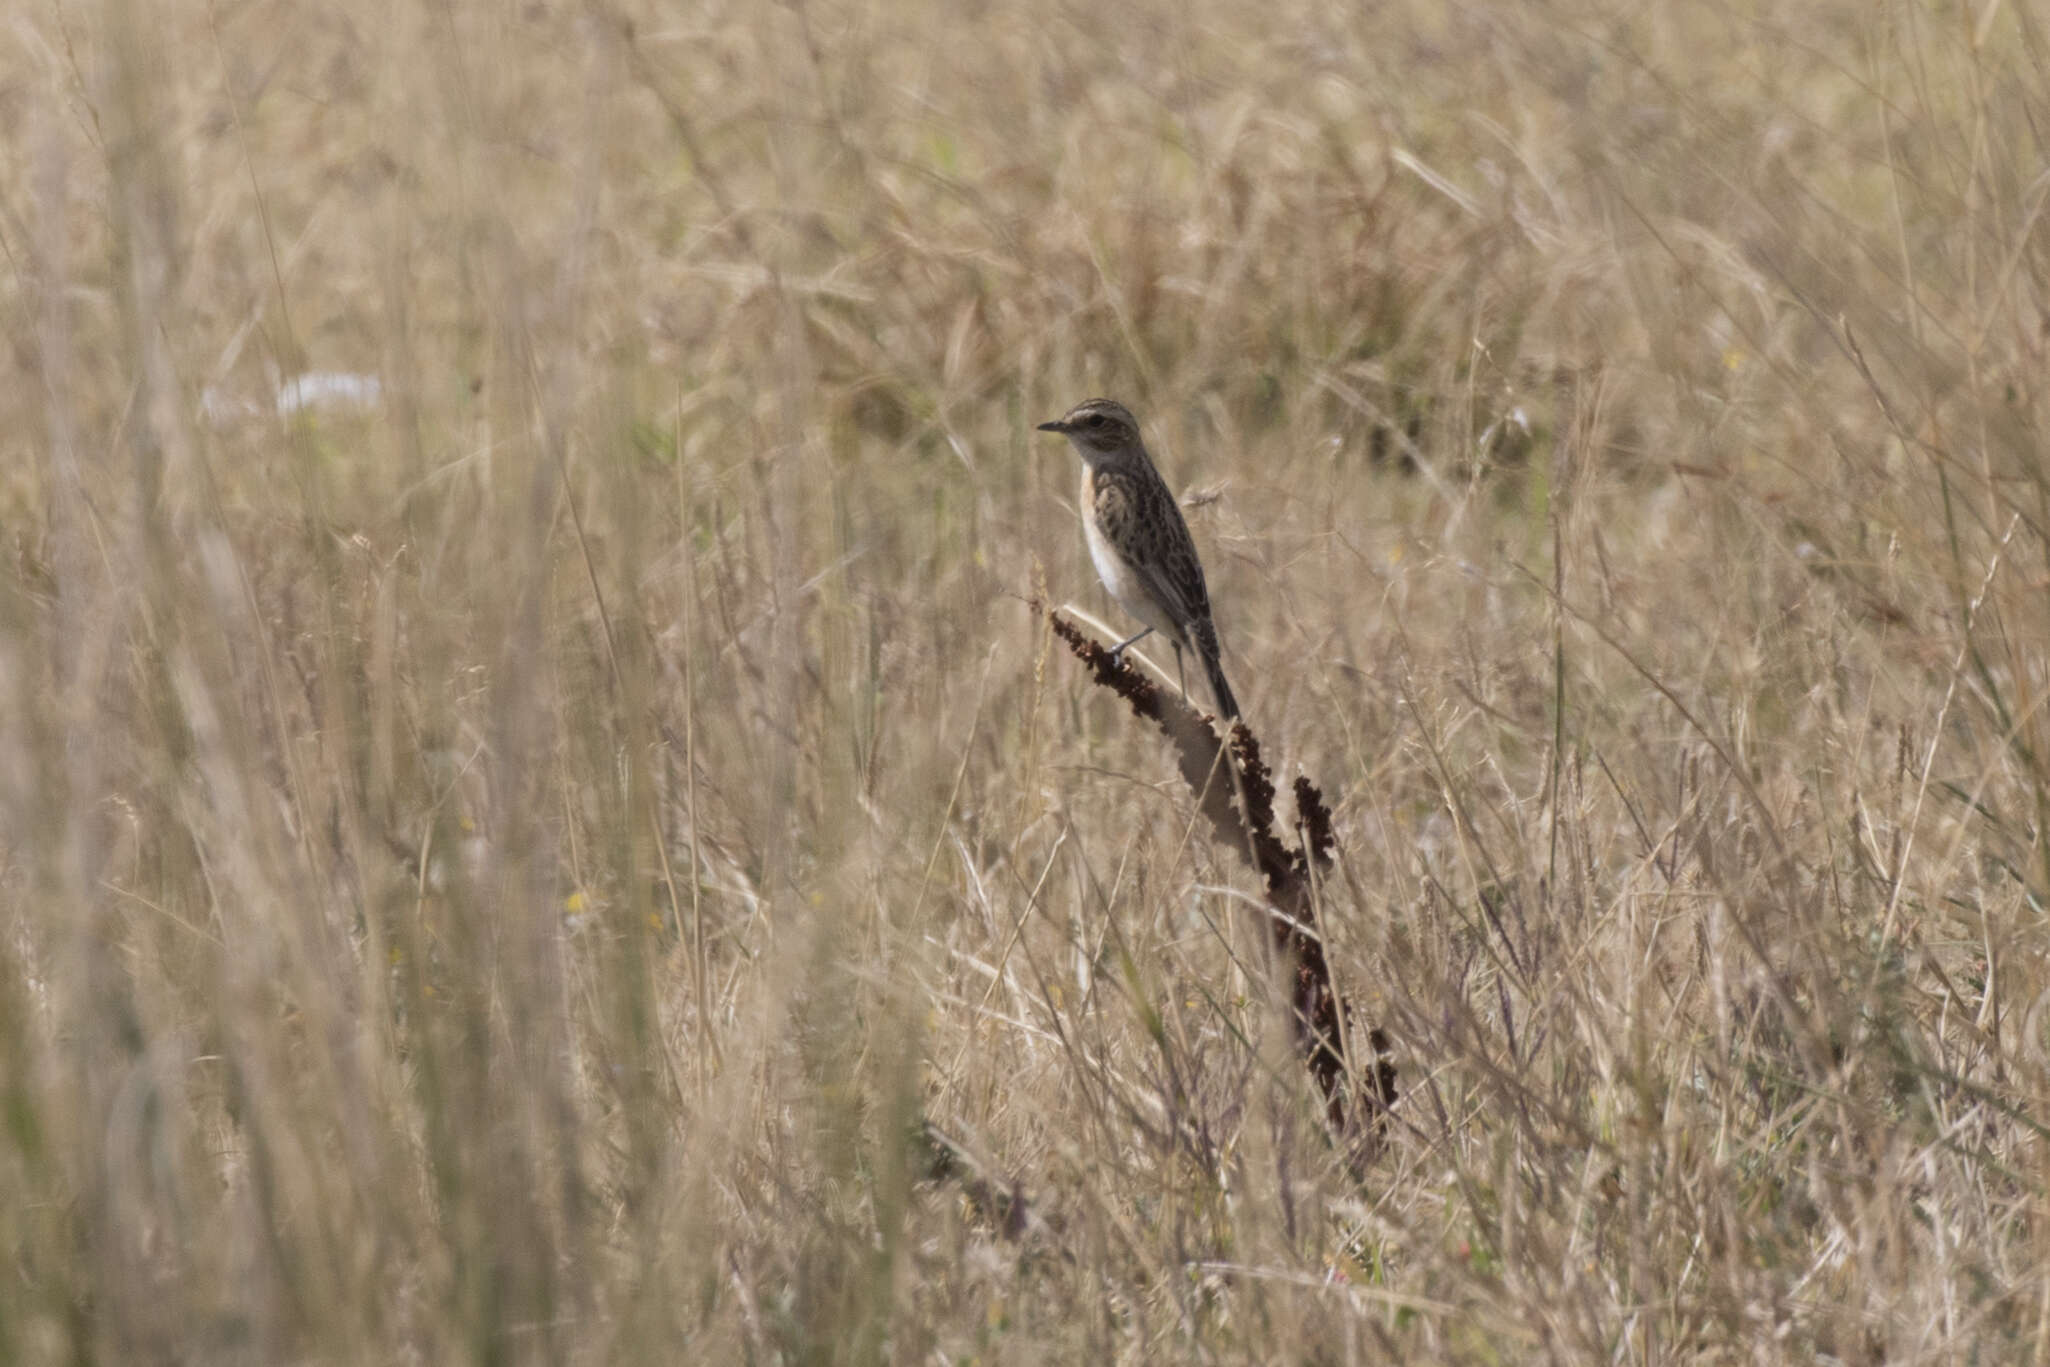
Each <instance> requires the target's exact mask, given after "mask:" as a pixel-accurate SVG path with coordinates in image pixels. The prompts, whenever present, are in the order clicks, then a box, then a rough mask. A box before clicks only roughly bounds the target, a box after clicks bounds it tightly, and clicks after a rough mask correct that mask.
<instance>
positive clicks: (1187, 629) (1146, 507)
mask: <svg viewBox="0 0 2050 1367" xmlns="http://www.w3.org/2000/svg"><path fill="white" fill-rule="evenodd" d="M1040 430H1041V431H1046V432H1059V433H1062V434H1063V435H1065V436H1066V437H1067V438H1068V440H1069V441H1070V442H1072V443H1073V444H1074V447H1075V450H1076V451H1077V452H1078V453H1079V454H1080V455H1081V457H1082V497H1081V509H1082V528H1083V531H1084V532H1085V533H1086V535H1087V537H1088V541H1089V555H1090V558H1091V559H1092V560H1094V561H1095V562H1096V571H1097V573H1098V574H1099V575H1101V576H1102V578H1103V584H1104V587H1105V588H1107V589H1109V590H1110V595H1111V597H1113V598H1115V599H1116V600H1117V602H1118V606H1120V607H1122V608H1123V609H1124V610H1125V611H1126V612H1129V613H1130V614H1132V616H1134V617H1136V618H1137V619H1138V620H1139V621H1140V622H1142V623H1143V624H1144V625H1145V627H1146V630H1147V631H1158V632H1160V634H1161V635H1163V636H1165V637H1167V638H1168V640H1169V641H1170V642H1172V643H1173V645H1174V648H1175V659H1176V662H1177V663H1179V662H1180V660H1181V652H1182V648H1183V647H1184V646H1187V647H1188V648H1190V649H1191V650H1193V651H1194V652H1195V655H1196V658H1197V659H1198V660H1199V661H1201V662H1202V665H1203V672H1204V675H1205V677H1206V678H1207V679H1208V680H1209V683H1210V691H1211V694H1212V695H1213V696H1214V698H1215V699H1216V702H1217V710H1218V712H1219V714H1220V715H1222V716H1223V717H1225V718H1226V719H1227V720H1229V719H1231V718H1234V717H1236V716H1238V714H1239V705H1238V700H1237V699H1236V698H1234V697H1233V696H1232V692H1231V685H1230V684H1228V683H1226V682H1225V678H1224V667H1223V664H1222V662H1221V661H1220V659H1219V652H1218V644H1217V626H1216V623H1215V622H1214V621H1213V620H1212V618H1211V614H1210V592H1209V590H1208V589H1207V588H1206V587H1205V585H1204V582H1203V565H1202V562H1201V561H1199V560H1198V559H1197V558H1196V543H1195V541H1194V540H1193V539H1192V538H1191V537H1190V536H1189V524H1188V523H1187V522H1185V521H1183V520H1182V510H1181V509H1180V508H1179V507H1177V506H1176V505H1175V500H1174V495H1173V494H1172V493H1170V492H1169V491H1168V487H1167V484H1166V483H1165V482H1164V481H1163V480H1162V479H1161V478H1160V472H1159V471H1158V470H1156V469H1155V468H1154V466H1153V459H1152V457H1150V456H1148V455H1147V454H1146V446H1145V443H1144V442H1143V441H1141V440H1140V438H1139V424H1138V422H1137V421H1136V420H1135V419H1134V418H1133V417H1132V415H1131V413H1130V411H1128V410H1127V409H1126V408H1125V406H1124V405H1123V404H1120V403H1116V402H1114V401H1112V400H1110V399H1091V400H1089V402H1087V403H1084V404H1080V405H1078V406H1077V407H1075V408H1074V409H1072V410H1071V411H1070V412H1069V413H1068V414H1067V416H1065V417H1063V418H1061V419H1060V420H1059V421H1058V422H1049V423H1042V424H1040ZM1145 634H1146V632H1145V631H1142V632H1140V633H1139V636H1134V637H1132V638H1131V640H1128V641H1126V642H1124V643H1123V644H1121V645H1120V646H1119V647H1118V649H1119V650H1120V651H1122V650H1123V649H1124V647H1125V646H1128V645H1130V644H1131V643H1132V641H1136V640H1138V639H1139V637H1140V636H1144V635H1145Z"/></svg>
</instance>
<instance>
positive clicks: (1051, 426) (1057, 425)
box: [1039, 419, 1068, 432]
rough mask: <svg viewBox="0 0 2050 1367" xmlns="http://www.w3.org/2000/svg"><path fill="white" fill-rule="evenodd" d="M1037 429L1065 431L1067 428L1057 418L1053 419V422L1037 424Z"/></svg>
mask: <svg viewBox="0 0 2050 1367" xmlns="http://www.w3.org/2000/svg"><path fill="white" fill-rule="evenodd" d="M1039 430H1040V431H1042V432H1065V431H1067V430H1068V425H1067V424H1066V423H1064V422H1062V421H1060V420H1059V419H1055V420H1054V421H1053V422H1043V423H1041V424H1039Z"/></svg>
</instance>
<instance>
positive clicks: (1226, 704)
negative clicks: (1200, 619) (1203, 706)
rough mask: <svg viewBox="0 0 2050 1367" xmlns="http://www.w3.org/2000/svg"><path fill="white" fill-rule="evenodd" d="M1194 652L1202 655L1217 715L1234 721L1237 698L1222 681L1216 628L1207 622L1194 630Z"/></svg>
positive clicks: (1222, 665) (1221, 666) (1222, 671)
mask: <svg viewBox="0 0 2050 1367" xmlns="http://www.w3.org/2000/svg"><path fill="white" fill-rule="evenodd" d="M1196 653H1197V654H1198V655H1201V656H1202V657H1203V672H1204V673H1205V674H1207V675H1209V676H1210V696H1211V697H1212V698H1214V699H1216V701H1217V715H1218V716H1220V717H1222V718H1224V720H1226V721H1236V720H1237V719H1238V715H1239V700H1238V699H1237V698H1234V697H1233V696H1232V695H1231V685H1230V684H1228V683H1226V682H1225V681H1224V662H1223V661H1222V660H1220V659H1219V658H1218V655H1219V651H1218V648H1217V629H1216V628H1215V627H1213V626H1211V625H1210V624H1209V623H1208V622H1205V623H1204V624H1203V625H1202V627H1201V628H1199V629H1198V630H1197V632H1196Z"/></svg>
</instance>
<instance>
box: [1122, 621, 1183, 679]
mask: <svg viewBox="0 0 2050 1367" xmlns="http://www.w3.org/2000/svg"><path fill="white" fill-rule="evenodd" d="M1152 634H1153V628H1152V627H1147V628H1146V629H1145V630H1144V631H1142V632H1140V633H1139V634H1138V635H1137V636H1127V637H1126V638H1125V639H1124V640H1122V641H1119V642H1118V643H1117V644H1116V645H1114V646H1112V647H1111V648H1110V667H1111V668H1112V669H1123V668H1124V667H1125V647H1126V646H1128V645H1131V644H1132V643H1133V642H1134V641H1143V640H1145V639H1146V638H1147V637H1148V636H1151V635H1152ZM1176 653H1177V655H1179V653H1180V647H1179V646H1177V647H1176Z"/></svg>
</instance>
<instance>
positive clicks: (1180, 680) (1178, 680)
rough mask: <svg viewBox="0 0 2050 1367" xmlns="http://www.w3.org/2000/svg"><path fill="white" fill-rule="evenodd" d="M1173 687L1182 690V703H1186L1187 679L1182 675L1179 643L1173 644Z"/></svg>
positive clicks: (1180, 646)
mask: <svg viewBox="0 0 2050 1367" xmlns="http://www.w3.org/2000/svg"><path fill="white" fill-rule="evenodd" d="M1174 685H1175V687H1176V688H1179V689H1181V690H1182V701H1183V702H1187V701H1188V700H1189V679H1188V676H1187V675H1186V674H1184V673H1182V643H1181V642H1180V641H1176V642H1175V643H1174Z"/></svg>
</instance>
